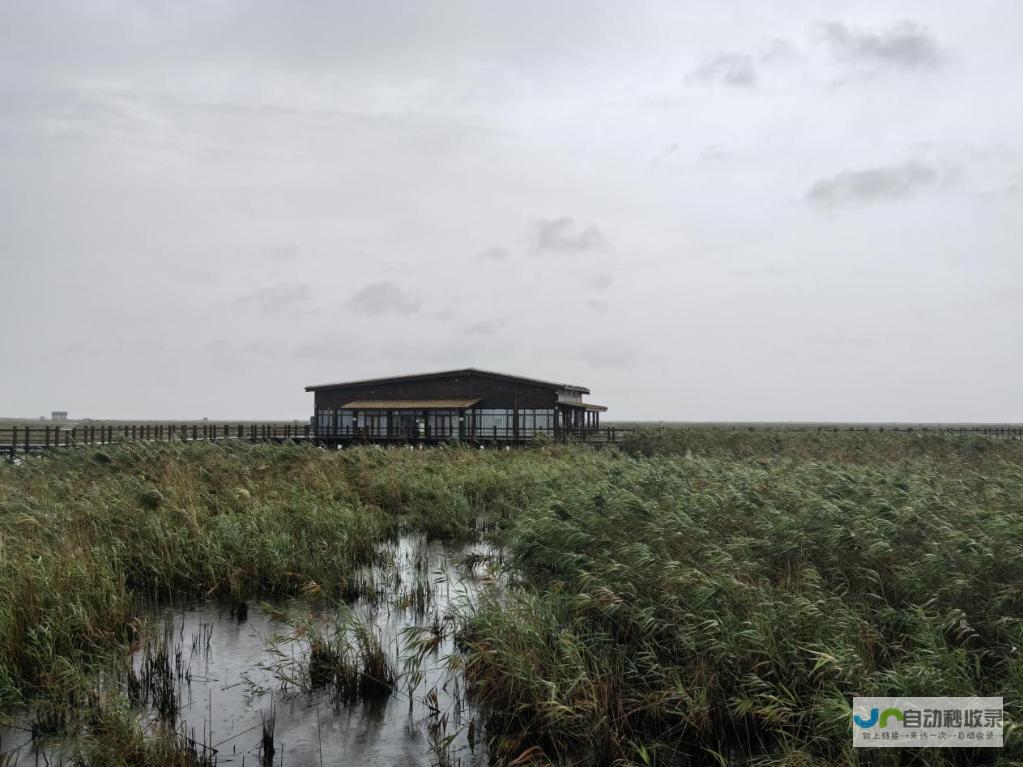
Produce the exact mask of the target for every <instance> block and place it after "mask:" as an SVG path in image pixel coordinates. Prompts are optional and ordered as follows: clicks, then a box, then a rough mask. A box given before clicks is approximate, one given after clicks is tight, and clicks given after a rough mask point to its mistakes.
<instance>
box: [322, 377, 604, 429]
mask: <svg viewBox="0 0 1023 767" xmlns="http://www.w3.org/2000/svg"><path fill="white" fill-rule="evenodd" d="M305 390H306V391H309V392H313V397H314V400H315V401H314V416H313V426H314V427H315V430H316V436H317V438H318V439H320V440H322V441H327V442H331V441H336V442H345V441H349V440H367V441H373V442H376V441H380V442H385V441H398V442H409V441H413V442H418V441H425V442H441V441H448V440H465V441H469V442H487V441H496V442H525V441H527V440H530V439H533V438H534V437H535V436H536V435H538V434H540V435H544V436H546V437H549V438H552V439H562V438H569V437H574V436H579V437H585V436H586V435H587V433H590V432H596V430H597V429H599V427H600V414H601V413H602V412H604V411H605V410H607V408H605V407H602V406H600V405H591V404H588V403H585V402H583V395H584V394H589V393H590V390H589V389H587V388H586V387H585V386H575V385H572V384H563V383H554V382H551V381H540V380H537V379H535V378H525V377H523V376H513V375H505V374H504V373H493V372H490V371H487V370H477V369H475V368H464V369H462V370H445V371H442V372H439V373H420V374H416V375H404V376H396V377H394V378H373V379H368V380H364V381H348V382H345V383H332V384H320V385H317V386H307V387H306V388H305Z"/></svg>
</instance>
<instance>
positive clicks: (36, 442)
mask: <svg viewBox="0 0 1023 767" xmlns="http://www.w3.org/2000/svg"><path fill="white" fill-rule="evenodd" d="M687 429H697V430H704V429H712V430H722V431H751V432H752V431H763V430H770V429H779V430H784V431H803V432H823V433H826V432H834V433H839V432H888V433H896V434H944V435H950V436H961V437H966V436H983V437H998V438H1003V439H1020V440H1023V425H1019V424H1010V425H994V424H993V425H980V426H960V425H956V424H948V425H940V424H924V425H912V426H910V425H839V424H769V425H768V424H760V425H757V424H675V425H672V426H642V425H640V424H629V425H628V426H603V427H599V428H593V427H572V428H569V427H559V428H558V429H546V430H536V431H535V432H533V431H530V432H527V431H526V430H516V429H514V428H511V427H509V428H498V427H492V428H490V429H475V430H471V431H470V432H469V434H468V435H459V434H458V433H454V434H452V433H447V432H445V433H440V434H438V433H431V432H429V430H418V429H412V430H404V431H402V430H399V431H392V432H391V433H389V434H388V433H382V431H381V430H380V429H374V428H372V427H347V428H338V429H323V428H320V429H318V428H316V427H315V426H313V425H311V424H253V423H250V424H217V423H198V424H120V425H111V424H78V425H75V426H69V427H63V426H58V425H43V426H0V456H3V457H7V458H10V459H12V460H13V459H14V457H15V456H16V455H17V454H18V453H31V452H39V451H43V450H50V449H54V448H60V447H75V446H83V445H107V444H113V443H118V442H201V441H205V442H223V441H228V440H233V441H244V442H311V443H314V444H318V445H327V446H343V445H350V444H440V443H445V442H466V443H470V444H495V445H501V444H529V443H533V442H542V441H551V442H559V443H561V442H587V443H596V444H602V443H603V444H618V443H621V442H622V441H623V440H624V439H625V438H626V437H627V436H628V435H629V434H630V433H631V432H634V431H640V430H642V431H678V430H682V431H685V430H687Z"/></svg>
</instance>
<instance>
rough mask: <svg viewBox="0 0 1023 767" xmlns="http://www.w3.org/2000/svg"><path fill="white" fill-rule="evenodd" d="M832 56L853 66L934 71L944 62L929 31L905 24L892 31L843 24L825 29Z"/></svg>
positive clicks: (919, 26) (918, 26) (939, 49)
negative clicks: (868, 65)
mask: <svg viewBox="0 0 1023 767" xmlns="http://www.w3.org/2000/svg"><path fill="white" fill-rule="evenodd" d="M821 29H822V31H823V34H824V39H825V40H826V41H827V43H828V46H829V47H830V48H831V52H832V53H833V54H834V55H835V56H836V57H837V58H839V59H841V60H843V61H847V62H850V63H858V64H873V65H881V66H890V67H896V68H901V69H932V68H934V67H936V66H938V65H939V64H941V62H942V59H943V58H944V56H943V54H942V51H941V48H940V47H939V46H938V43H937V41H936V40H935V39H934V38H933V37H932V36H931V33H930V31H929V30H928V29H927V27H925V26H923V25H922V24H918V23H917V22H914V21H908V20H907V21H902V22H899V23H898V24H896V25H894V26H892V27H889V28H888V29H881V30H874V29H860V28H856V27H850V26H848V25H846V24H843V23H842V22H840V21H831V22H828V23H825V24H822V25H821Z"/></svg>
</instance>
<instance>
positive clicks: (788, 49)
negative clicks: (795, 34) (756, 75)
mask: <svg viewBox="0 0 1023 767" xmlns="http://www.w3.org/2000/svg"><path fill="white" fill-rule="evenodd" d="M797 55H798V54H797V53H796V49H795V48H793V47H792V43H790V42H789V41H788V40H783V39H782V38H780V37H773V38H771V39H770V40H768V41H767V42H766V43H765V44H764V45H763V46H762V47H761V49H760V60H761V61H762V62H764V63H765V64H780V63H783V62H786V61H791V60H792V59H794V58H796V57H797Z"/></svg>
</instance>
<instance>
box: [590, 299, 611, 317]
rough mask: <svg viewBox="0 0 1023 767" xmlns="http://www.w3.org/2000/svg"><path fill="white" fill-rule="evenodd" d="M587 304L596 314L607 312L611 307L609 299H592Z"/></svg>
mask: <svg viewBox="0 0 1023 767" xmlns="http://www.w3.org/2000/svg"><path fill="white" fill-rule="evenodd" d="M586 306H587V307H589V309H590V311H592V312H594V313H596V314H607V310H608V309H610V308H611V307H610V306H609V305H608V303H607V301H600V300H597V299H590V300H589V301H587V302H586Z"/></svg>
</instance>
